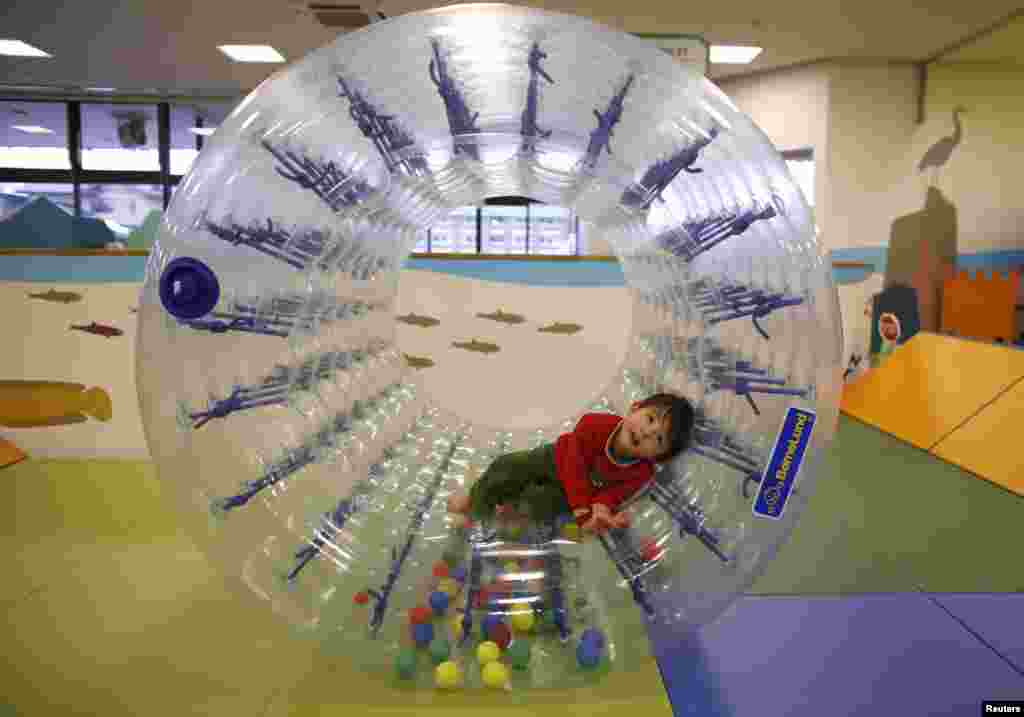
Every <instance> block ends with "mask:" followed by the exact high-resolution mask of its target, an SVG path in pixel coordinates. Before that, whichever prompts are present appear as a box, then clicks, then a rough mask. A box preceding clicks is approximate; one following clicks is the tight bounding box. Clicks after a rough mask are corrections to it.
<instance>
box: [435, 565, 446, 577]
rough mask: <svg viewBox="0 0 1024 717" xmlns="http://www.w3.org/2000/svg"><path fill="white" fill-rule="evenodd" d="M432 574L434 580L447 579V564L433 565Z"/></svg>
mask: <svg viewBox="0 0 1024 717" xmlns="http://www.w3.org/2000/svg"><path fill="white" fill-rule="evenodd" d="M433 574H434V577H435V578H446V577H448V563H445V562H442V561H438V562H436V563H434V570H433Z"/></svg>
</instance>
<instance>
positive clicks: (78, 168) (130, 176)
mask: <svg viewBox="0 0 1024 717" xmlns="http://www.w3.org/2000/svg"><path fill="white" fill-rule="evenodd" d="M238 101H239V98H228V97H152V96H144V95H142V96H139V95H132V96H127V95H103V96H95V95H82V96H78V95H73V96H69V95H62V96H46V95H42V96H19V95H16V94H0V102H47V103H60V102H63V103H64V105H65V108H66V113H65V114H66V117H67V147H66V149H67V153H68V159H69V162H70V165H71V167H70V169H29V168H17V167H3V166H0V183H19V184H70V185H71V187H72V190H73V193H74V208H75V216H76V217H81V216H82V195H81V192H82V187H83V186H85V185H94V184H100V185H102V184H120V185H128V184H145V185H157V186H160V187H162V188H163V208H162V211H167V207H168V206H169V205H170V202H171V194H172V193H173V191H174V187H175V186H177V185H178V183H179V182H181V180H182V179H183V178H184V175H179V174H171V171H170V165H171V146H170V145H171V106H172V105H177V104H190V103H203V102H208V103H209V102H229V103H237V102H238ZM86 104H101V105H113V104H124V105H140V104H145V105H153V106H155V107H156V108H157V151H158V156H159V162H160V168H159V170H155V171H139V170H99V169H83V168H82V162H81V152H82V150H81V144H82V143H81V136H82V106H83V105H86ZM202 148H203V137H202V136H201V135H197V136H196V149H197V150H199V151H202ZM484 204H485V205H488V206H523V205H525V206H526V245H525V249H526V254H525V256H529V257H544V258H549V257H562V258H567V257H578V256H580V241H579V232H580V220H579V217H578V216H576V215H575V213H574V214H573V227H572V229H573V232H572V236H573V247H572V252H571V253H570V254H534V253H531V252H530V205H531V204H539V202H536V201H534V200H530V199H527V198H525V197H496V198H492V199H487V200H486V201H485V202H484ZM482 229H483V210H482V206H478V207H476V251H475V252H473V253H469V252H458V253H456V254H437V255H435V254H434V253H433V251H432V246H431V241H432V240H431V232H430V230H429V229H428V230H427V251H426V253H422V252H413V253H412V256H415V257H431V256H481V257H483V256H486V257H491V258H510V257H511V258H519V257H521V256H523V255H519V254H485V253H484V252H483V250H482V249H483V248H482V246H481V243H482V236H483V233H482Z"/></svg>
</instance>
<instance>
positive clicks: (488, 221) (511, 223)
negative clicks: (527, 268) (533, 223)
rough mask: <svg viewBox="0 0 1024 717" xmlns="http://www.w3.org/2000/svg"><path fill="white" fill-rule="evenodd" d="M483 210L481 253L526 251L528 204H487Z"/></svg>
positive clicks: (521, 252) (520, 252)
mask: <svg viewBox="0 0 1024 717" xmlns="http://www.w3.org/2000/svg"><path fill="white" fill-rule="evenodd" d="M482 211H483V221H482V222H481V225H480V253H481V254H525V253H526V205H523V206H485V207H484V208H483V210H482Z"/></svg>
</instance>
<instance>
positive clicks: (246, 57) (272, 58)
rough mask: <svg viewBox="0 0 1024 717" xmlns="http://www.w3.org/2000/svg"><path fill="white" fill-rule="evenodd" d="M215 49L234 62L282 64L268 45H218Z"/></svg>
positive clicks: (280, 57)
mask: <svg viewBox="0 0 1024 717" xmlns="http://www.w3.org/2000/svg"><path fill="white" fill-rule="evenodd" d="M217 49H218V50H220V51H221V52H223V53H224V54H225V55H227V56H228V57H230V58H231V59H232V60H234V61H235V62H284V57H282V56H281V53H280V52H278V51H277V50H275V49H274V48H272V47H271V46H270V45H218V46H217Z"/></svg>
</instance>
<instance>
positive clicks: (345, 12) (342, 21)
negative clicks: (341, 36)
mask: <svg viewBox="0 0 1024 717" xmlns="http://www.w3.org/2000/svg"><path fill="white" fill-rule="evenodd" d="M309 10H310V12H312V13H313V16H314V17H315V18H316V19H317V21H318V22H319V23H320V24H321V25H323V26H324V27H329V28H331V29H335V30H337V29H344V30H354V29H356V28H359V27H366V26H367V25H369V24H370V16H369V15H367V14H366V13H365V12H364V11H363V9H362V8H361V7H359V6H358V5H330V4H323V3H310V5H309Z"/></svg>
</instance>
